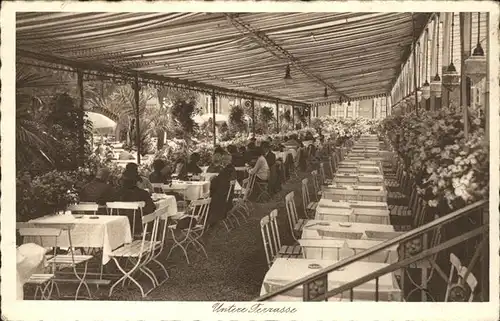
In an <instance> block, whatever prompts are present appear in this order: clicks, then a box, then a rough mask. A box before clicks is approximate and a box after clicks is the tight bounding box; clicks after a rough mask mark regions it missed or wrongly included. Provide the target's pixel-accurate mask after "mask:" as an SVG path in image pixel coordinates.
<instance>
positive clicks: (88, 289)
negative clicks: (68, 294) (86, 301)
mask: <svg viewBox="0 0 500 321" xmlns="http://www.w3.org/2000/svg"><path fill="white" fill-rule="evenodd" d="M88 263H89V262H88V261H85V269H84V271H83V275H82V277H80V276H79V275H78V272H77V271H76V266H73V271H74V273H75V276H76V277H77V279H78V280H80V284H78V287H77V288H76V294H75V300H77V299H78V293H79V292H80V289H81V287H82V285H83V286H85V288H86V289H87V293H88V294H89V298H90V299H92V294H91V293H90V288H89V285H88V284H87V282H85V277H86V276H87V267H88Z"/></svg>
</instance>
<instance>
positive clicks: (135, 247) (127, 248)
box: [110, 240, 150, 257]
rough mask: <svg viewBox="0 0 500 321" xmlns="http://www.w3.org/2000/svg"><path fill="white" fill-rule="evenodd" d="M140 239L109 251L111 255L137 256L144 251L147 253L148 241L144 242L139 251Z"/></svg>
mask: <svg viewBox="0 0 500 321" xmlns="http://www.w3.org/2000/svg"><path fill="white" fill-rule="evenodd" d="M141 244H142V240H135V241H133V242H132V243H129V244H125V245H124V246H122V247H120V248H118V249H116V250H114V251H113V252H111V255H110V256H111V257H139V256H141V255H142V254H144V253H148V252H149V249H150V246H149V244H150V243H149V242H144V248H143V249H142V252H141Z"/></svg>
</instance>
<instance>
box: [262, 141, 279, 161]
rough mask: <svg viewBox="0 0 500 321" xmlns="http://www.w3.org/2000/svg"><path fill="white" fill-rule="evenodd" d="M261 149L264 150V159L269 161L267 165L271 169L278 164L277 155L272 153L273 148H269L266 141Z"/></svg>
mask: <svg viewBox="0 0 500 321" xmlns="http://www.w3.org/2000/svg"><path fill="white" fill-rule="evenodd" d="M260 147H261V148H262V151H263V152H264V158H265V159H266V161H267V165H268V166H269V167H271V166H273V165H274V164H276V155H274V153H273V152H272V151H271V148H270V146H269V143H268V142H266V141H264V142H262V144H260Z"/></svg>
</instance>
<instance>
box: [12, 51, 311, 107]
mask: <svg viewBox="0 0 500 321" xmlns="http://www.w3.org/2000/svg"><path fill="white" fill-rule="evenodd" d="M16 54H17V55H18V56H19V57H25V58H29V59H34V60H38V61H44V62H47V63H50V64H57V65H66V66H68V67H72V68H75V69H80V70H88V71H96V72H104V73H110V74H115V75H123V76H126V77H133V76H135V75H137V76H138V77H140V78H142V79H147V80H153V81H158V82H160V83H171V84H178V85H182V86H186V87H189V88H192V89H193V90H196V89H197V88H198V89H202V90H208V91H215V92H217V93H219V94H223V95H228V96H235V97H241V98H247V99H248V98H255V99H259V100H263V101H269V102H276V101H277V100H278V101H280V102H282V103H286V104H292V105H295V106H301V107H306V106H308V104H307V103H304V102H302V101H293V100H288V99H280V98H279V97H272V96H267V95H261V94H256V93H250V92H246V91H239V90H234V89H228V88H223V87H219V86H213V85H209V84H205V83H201V82H194V81H189V80H183V79H178V78H173V77H166V76H161V75H155V74H149V73H144V72H137V71H133V70H123V69H120V68H115V67H110V66H105V65H102V64H96V63H86V62H77V61H71V60H67V59H64V58H62V57H54V56H51V55H45V54H41V53H35V52H30V51H27V50H23V49H17V50H16Z"/></svg>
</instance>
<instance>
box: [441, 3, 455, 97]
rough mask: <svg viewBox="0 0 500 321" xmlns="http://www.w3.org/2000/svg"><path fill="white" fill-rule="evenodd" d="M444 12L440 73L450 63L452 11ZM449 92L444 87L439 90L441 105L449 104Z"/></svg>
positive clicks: (444, 70)
mask: <svg viewBox="0 0 500 321" xmlns="http://www.w3.org/2000/svg"><path fill="white" fill-rule="evenodd" d="M443 14H444V19H443V28H442V29H443V46H442V48H443V53H442V59H441V61H442V64H441V75H443V74H444V73H445V72H446V71H447V69H448V65H449V64H450V62H451V60H450V51H451V37H453V35H451V37H450V31H451V24H452V21H453V12H451V13H450V12H447V13H443ZM450 94H451V92H450V91H448V90H446V89H445V88H444V87H443V89H442V91H441V107H448V106H449V105H450Z"/></svg>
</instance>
